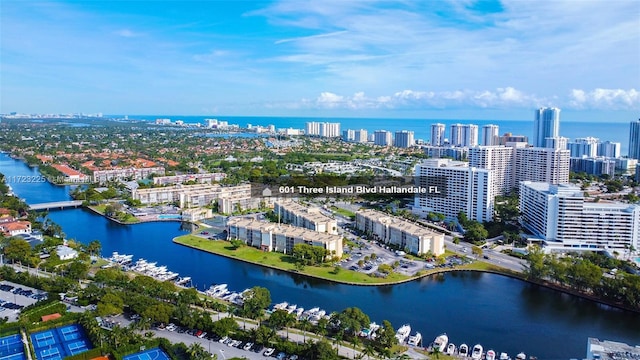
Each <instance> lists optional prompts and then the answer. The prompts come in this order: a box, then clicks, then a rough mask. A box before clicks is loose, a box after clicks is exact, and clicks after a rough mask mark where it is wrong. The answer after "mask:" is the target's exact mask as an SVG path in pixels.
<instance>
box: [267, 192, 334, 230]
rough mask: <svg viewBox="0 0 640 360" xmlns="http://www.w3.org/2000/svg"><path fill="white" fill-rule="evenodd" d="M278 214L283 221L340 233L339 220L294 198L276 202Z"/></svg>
mask: <svg viewBox="0 0 640 360" xmlns="http://www.w3.org/2000/svg"><path fill="white" fill-rule="evenodd" d="M273 211H274V213H275V214H276V216H280V219H281V221H282V222H285V223H288V224H291V225H293V226H299V227H303V228H305V229H309V230H313V231H317V232H321V233H328V234H334V235H335V234H338V222H337V221H336V219H332V218H330V217H328V216H326V215H324V214H322V212H321V211H320V208H318V207H307V206H304V205H302V204H300V203H298V202H295V201H292V200H280V201H276V202H275V203H274V208H273Z"/></svg>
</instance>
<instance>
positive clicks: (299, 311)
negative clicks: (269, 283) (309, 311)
mask: <svg viewBox="0 0 640 360" xmlns="http://www.w3.org/2000/svg"><path fill="white" fill-rule="evenodd" d="M294 312H295V313H296V317H297V318H299V317H300V316H302V313H303V312H304V308H303V307H299V308H297V309H296V311H294Z"/></svg>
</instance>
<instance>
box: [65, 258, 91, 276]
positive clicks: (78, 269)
mask: <svg viewBox="0 0 640 360" xmlns="http://www.w3.org/2000/svg"><path fill="white" fill-rule="evenodd" d="M88 273H89V264H87V263H86V262H84V261H80V260H76V261H74V262H72V263H71V264H69V267H68V268H67V272H66V276H68V277H69V278H71V279H74V280H80V279H86V278H87V274H88Z"/></svg>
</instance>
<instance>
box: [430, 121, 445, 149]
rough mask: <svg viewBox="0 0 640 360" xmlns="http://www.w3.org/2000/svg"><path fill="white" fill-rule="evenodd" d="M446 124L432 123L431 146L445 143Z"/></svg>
mask: <svg viewBox="0 0 640 360" xmlns="http://www.w3.org/2000/svg"><path fill="white" fill-rule="evenodd" d="M444 128H445V127H444V124H440V123H438V124H432V125H431V146H442V145H444V139H445V136H444Z"/></svg>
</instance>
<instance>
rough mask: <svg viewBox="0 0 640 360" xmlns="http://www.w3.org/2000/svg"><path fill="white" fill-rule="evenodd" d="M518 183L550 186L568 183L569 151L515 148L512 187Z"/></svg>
mask: <svg viewBox="0 0 640 360" xmlns="http://www.w3.org/2000/svg"><path fill="white" fill-rule="evenodd" d="M520 181H542V182H548V183H551V184H566V183H568V182H569V150H562V149H551V148H536V147H529V148H526V147H525V148H517V150H516V156H515V180H514V185H515V186H517V184H519V183H520Z"/></svg>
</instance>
